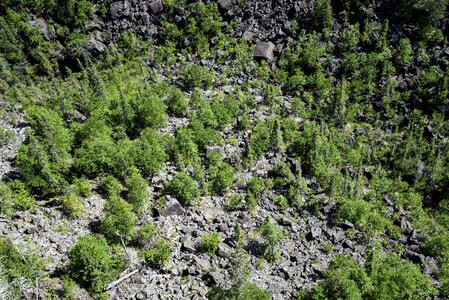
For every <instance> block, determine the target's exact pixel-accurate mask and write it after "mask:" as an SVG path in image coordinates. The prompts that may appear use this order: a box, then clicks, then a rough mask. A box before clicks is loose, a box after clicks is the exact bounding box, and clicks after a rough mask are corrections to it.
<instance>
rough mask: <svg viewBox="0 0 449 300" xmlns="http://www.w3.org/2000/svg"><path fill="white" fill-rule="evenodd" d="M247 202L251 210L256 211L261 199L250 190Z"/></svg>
mask: <svg viewBox="0 0 449 300" xmlns="http://www.w3.org/2000/svg"><path fill="white" fill-rule="evenodd" d="M245 204H246V208H247V209H248V210H249V211H254V210H255V209H256V208H257V206H258V205H259V199H258V198H257V197H255V196H254V194H253V193H251V191H248V192H247V193H246V197H245Z"/></svg>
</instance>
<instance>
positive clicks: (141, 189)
mask: <svg viewBox="0 0 449 300" xmlns="http://www.w3.org/2000/svg"><path fill="white" fill-rule="evenodd" d="M130 172H131V175H130V177H129V178H127V179H126V180H125V186H126V188H127V194H126V197H127V200H128V203H130V204H131V205H132V206H133V211H134V212H135V213H138V212H140V211H141V209H142V206H143V205H144V204H145V203H146V202H148V198H149V197H150V193H149V192H148V185H147V183H146V181H145V179H143V178H142V176H141V175H140V173H139V170H138V169H137V168H135V167H132V168H131V170H130Z"/></svg>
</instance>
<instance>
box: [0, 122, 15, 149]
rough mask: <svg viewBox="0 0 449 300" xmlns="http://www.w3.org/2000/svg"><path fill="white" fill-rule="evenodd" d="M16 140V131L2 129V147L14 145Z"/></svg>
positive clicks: (0, 136)
mask: <svg viewBox="0 0 449 300" xmlns="http://www.w3.org/2000/svg"><path fill="white" fill-rule="evenodd" d="M15 140H16V134H15V133H14V131H12V130H9V129H7V127H0V147H3V146H7V145H9V144H11V143H14V142H15Z"/></svg>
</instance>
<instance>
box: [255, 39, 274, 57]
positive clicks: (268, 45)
mask: <svg viewBox="0 0 449 300" xmlns="http://www.w3.org/2000/svg"><path fill="white" fill-rule="evenodd" d="M274 48H275V46H274V44H273V43H272V42H261V43H258V44H256V46H255V47H254V52H253V54H254V57H259V58H264V59H266V60H268V61H272V60H273V58H274V55H273V51H274Z"/></svg>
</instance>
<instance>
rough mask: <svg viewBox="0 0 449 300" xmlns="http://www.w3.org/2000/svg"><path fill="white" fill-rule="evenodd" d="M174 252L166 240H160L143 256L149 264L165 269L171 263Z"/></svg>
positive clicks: (145, 251) (144, 252)
mask: <svg viewBox="0 0 449 300" xmlns="http://www.w3.org/2000/svg"><path fill="white" fill-rule="evenodd" d="M172 252H173V251H172V249H171V245H170V244H169V243H168V242H166V241H165V240H163V239H159V241H158V242H157V244H156V246H155V247H154V248H151V249H150V250H144V251H142V252H141V254H142V256H143V257H144V258H145V260H146V261H147V262H148V263H150V264H152V265H154V266H156V267H157V268H163V267H164V266H165V265H166V264H167V263H168V262H169V261H170V257H171V255H172Z"/></svg>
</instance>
